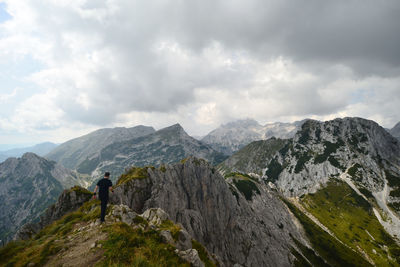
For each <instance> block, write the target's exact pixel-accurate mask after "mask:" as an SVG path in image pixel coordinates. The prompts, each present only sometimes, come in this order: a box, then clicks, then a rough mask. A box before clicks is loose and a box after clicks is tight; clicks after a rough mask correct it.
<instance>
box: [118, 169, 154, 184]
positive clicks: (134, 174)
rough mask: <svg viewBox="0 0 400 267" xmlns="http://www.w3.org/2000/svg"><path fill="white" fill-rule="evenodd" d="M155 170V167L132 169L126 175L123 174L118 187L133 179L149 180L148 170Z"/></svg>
mask: <svg viewBox="0 0 400 267" xmlns="http://www.w3.org/2000/svg"><path fill="white" fill-rule="evenodd" d="M149 168H150V169H154V167H143V168H140V167H132V168H130V169H129V170H128V171H127V172H126V173H124V174H122V175H121V176H120V178H119V179H118V181H117V184H116V185H117V186H118V185H121V184H123V183H126V182H128V181H130V180H133V179H145V178H148V173H147V169H149Z"/></svg>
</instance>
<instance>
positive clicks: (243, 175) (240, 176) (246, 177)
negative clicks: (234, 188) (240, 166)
mask: <svg viewBox="0 0 400 267" xmlns="http://www.w3.org/2000/svg"><path fill="white" fill-rule="evenodd" d="M229 177H236V178H241V179H244V180H248V179H250V180H253V181H254V182H256V183H258V180H257V179H256V178H254V177H252V176H250V175H248V174H246V173H240V172H231V173H228V174H226V175H225V176H224V178H225V179H226V178H229Z"/></svg>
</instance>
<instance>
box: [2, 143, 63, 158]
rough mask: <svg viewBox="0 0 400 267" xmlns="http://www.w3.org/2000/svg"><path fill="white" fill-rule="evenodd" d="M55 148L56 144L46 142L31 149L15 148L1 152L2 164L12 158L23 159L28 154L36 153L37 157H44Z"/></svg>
mask: <svg viewBox="0 0 400 267" xmlns="http://www.w3.org/2000/svg"><path fill="white" fill-rule="evenodd" d="M55 147H57V145H56V144H53V143H51V142H45V143H41V144H37V145H34V146H31V147H23V148H14V149H9V150H5V151H0V163H1V162H3V161H5V160H6V159H8V158H11V157H21V156H22V155H23V154H25V153H27V152H31V153H35V154H36V155H39V156H44V155H46V154H47V153H49V152H50V151H51V150H52V149H54V148H55Z"/></svg>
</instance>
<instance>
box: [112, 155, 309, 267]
mask: <svg viewBox="0 0 400 267" xmlns="http://www.w3.org/2000/svg"><path fill="white" fill-rule="evenodd" d="M147 174H148V176H147V178H141V179H131V180H128V181H126V182H125V183H123V184H121V185H120V186H118V187H117V188H116V189H115V191H114V194H113V195H112V196H111V201H112V202H113V203H116V204H117V203H118V204H119V203H122V204H126V205H128V206H129V207H131V208H132V209H133V210H134V211H135V212H137V213H141V212H143V211H144V210H148V209H151V208H160V209H162V210H164V211H165V212H166V213H167V214H168V215H169V217H170V218H171V220H173V221H174V222H176V223H179V224H181V225H182V226H183V227H184V228H185V229H186V231H187V232H188V233H189V235H190V236H192V237H193V238H194V239H196V240H198V241H199V242H200V243H202V244H203V245H205V247H206V248H207V250H208V251H209V252H211V253H212V254H213V255H214V257H215V258H217V259H219V261H220V263H221V264H222V265H223V266H233V265H234V264H240V265H243V266H290V265H291V264H292V262H293V259H294V257H293V256H292V255H291V253H290V251H291V248H292V247H295V245H294V244H293V241H292V238H291V236H290V234H291V235H292V236H293V237H294V238H296V239H297V240H303V239H302V237H301V234H300V233H299V230H298V229H297V227H296V226H295V225H294V223H293V221H292V218H291V216H290V214H289V213H288V211H287V209H286V207H285V206H284V205H283V204H282V202H281V201H280V200H279V198H277V197H276V196H274V195H273V194H274V193H273V192H271V191H269V189H268V188H267V187H266V186H264V185H263V184H261V183H257V185H256V187H257V188H258V189H257V190H256V192H255V193H254V194H253V196H252V197H251V200H248V199H246V198H245V196H244V195H243V193H242V192H240V190H239V189H238V188H237V187H235V185H233V184H229V183H228V182H227V181H225V180H224V178H223V177H222V176H221V175H220V174H219V173H218V172H217V171H216V170H215V169H214V168H212V167H211V166H210V165H209V164H208V163H207V162H205V161H203V160H199V159H196V158H189V159H187V160H186V161H185V162H183V163H180V164H176V165H173V166H166V167H165V169H162V170H158V169H151V168H148V169H147ZM137 192H140V193H141V194H142V195H141V197H137V195H136V193H137ZM145 192H146V193H145ZM150 211H151V210H150ZM150 211H148V212H149V213H150V214H151V213H155V212H150ZM153 211H154V210H153ZM150 214H149V216H147V215H146V216H147V217H149V219H151V218H150V217H151V216H150Z"/></svg>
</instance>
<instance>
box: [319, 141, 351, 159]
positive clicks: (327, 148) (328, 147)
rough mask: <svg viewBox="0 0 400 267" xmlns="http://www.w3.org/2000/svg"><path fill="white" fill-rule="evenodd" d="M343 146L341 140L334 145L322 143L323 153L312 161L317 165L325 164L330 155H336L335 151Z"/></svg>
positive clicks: (327, 142) (326, 142)
mask: <svg viewBox="0 0 400 267" xmlns="http://www.w3.org/2000/svg"><path fill="white" fill-rule="evenodd" d="M343 145H344V142H343V141H342V140H341V139H339V140H338V141H337V142H336V143H331V142H329V141H324V147H325V149H324V153H322V154H320V155H318V156H316V157H315V159H314V163H315V164H318V163H323V162H325V161H326V160H327V159H328V157H329V156H330V155H331V154H333V153H336V151H337V150H338V149H339V148H340V147H341V146H343Z"/></svg>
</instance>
